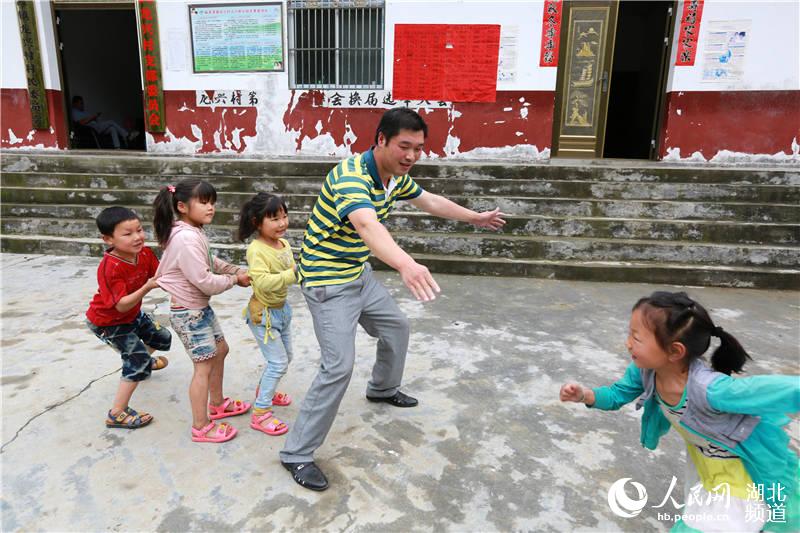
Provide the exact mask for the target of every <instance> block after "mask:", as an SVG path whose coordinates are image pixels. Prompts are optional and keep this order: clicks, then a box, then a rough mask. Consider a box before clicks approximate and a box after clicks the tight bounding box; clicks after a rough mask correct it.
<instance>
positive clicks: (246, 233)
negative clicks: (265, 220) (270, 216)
mask: <svg viewBox="0 0 800 533" xmlns="http://www.w3.org/2000/svg"><path fill="white" fill-rule="evenodd" d="M256 198H258V196H256V197H255V198H251V199H249V200H247V201H246V202H245V203H244V205H243V206H242V210H241V211H240V212H239V230H238V231H237V232H236V239H237V240H239V241H242V242H244V241H246V240H247V238H248V237H250V235H252V234H253V232H254V231H255V230H256V223H255V217H256V214H255V209H254V205H253V204H254V203H255V201H256Z"/></svg>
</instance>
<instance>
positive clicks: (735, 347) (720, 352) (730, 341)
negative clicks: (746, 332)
mask: <svg viewBox="0 0 800 533" xmlns="http://www.w3.org/2000/svg"><path fill="white" fill-rule="evenodd" d="M712 335H713V336H715V337H719V340H720V345H719V347H718V348H717V349H716V350H714V354H713V355H712V356H711V367H712V368H713V369H714V370H716V371H717V372H722V373H723V374H728V375H729V376H730V375H731V373H732V372H741V371H742V368H743V367H744V364H745V362H747V360H748V359H750V356H749V355H748V353H747V352H746V351H745V349H744V348H742V345H741V344H739V341H738V340H736V337H734V336H733V335H731V334H730V333H728V332H727V331H725V330H723V329H722V328H720V327H718V326H717V327H714V331H713V333H712Z"/></svg>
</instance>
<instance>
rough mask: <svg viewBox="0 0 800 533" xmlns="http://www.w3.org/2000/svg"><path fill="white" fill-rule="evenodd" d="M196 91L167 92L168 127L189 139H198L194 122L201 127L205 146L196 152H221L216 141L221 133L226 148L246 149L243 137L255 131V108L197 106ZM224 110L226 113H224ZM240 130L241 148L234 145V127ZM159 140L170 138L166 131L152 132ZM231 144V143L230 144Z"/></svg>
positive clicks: (250, 135)
mask: <svg viewBox="0 0 800 533" xmlns="http://www.w3.org/2000/svg"><path fill="white" fill-rule="evenodd" d="M195 99H196V95H195V91H164V108H165V109H166V116H167V129H168V130H169V132H170V133H171V134H172V135H174V136H175V137H176V138H178V139H180V138H186V139H189V140H190V141H192V142H197V141H198V140H200V139H198V138H197V137H196V136H195V135H194V133H193V132H192V124H194V125H196V126H197V127H199V128H200V131H201V132H202V137H203V146H202V147H201V148H200V150H199V151H198V152H197V153H201V154H206V153H212V152H217V151H219V150H218V149H217V147H216V144H215V142H214V133H215V132H217V131H219V132H220V139H219V142H220V145H221V146H222V147H223V148H227V149H230V150H234V151H236V152H241V151H243V150H244V149H245V143H244V140H241V139H242V138H243V137H252V136H254V135H255V134H256V116H257V111H256V109H255V108H254V107H241V108H235V107H217V108H210V107H197V106H196V102H195ZM223 111H224V113H223ZM237 128H239V129H241V130H242V131H241V132H239V138H240V140H241V143H240V145H239V148H236V146H235V145H234V144H233V140H234V130H235V129H237ZM152 135H153V138H154V139H155V141H156V142H164V141H167V140H168V139H167V137H166V134H164V133H154V134H152ZM228 143H230V144H228Z"/></svg>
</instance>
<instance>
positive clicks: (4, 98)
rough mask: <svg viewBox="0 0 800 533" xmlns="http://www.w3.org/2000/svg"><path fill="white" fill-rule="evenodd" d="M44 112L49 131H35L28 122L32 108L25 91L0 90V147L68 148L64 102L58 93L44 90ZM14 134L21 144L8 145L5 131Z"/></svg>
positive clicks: (8, 137) (59, 92)
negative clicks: (45, 98) (30, 135)
mask: <svg viewBox="0 0 800 533" xmlns="http://www.w3.org/2000/svg"><path fill="white" fill-rule="evenodd" d="M46 94H47V108H48V111H49V114H50V128H48V129H46V130H34V133H33V136H32V138H31V139H30V140H28V134H29V133H30V131H31V130H32V129H33V125H32V122H31V107H30V102H29V100H28V90H27V89H5V88H3V89H0V117H1V118H0V120H2V125H0V146H2V147H3V148H20V147H23V146H37V145H40V144H41V145H43V146H44V147H45V148H62V149H63V148H67V125H66V122H65V121H64V98H63V97H62V95H61V91H56V90H53V89H47V91H46ZM9 129H11V131H13V132H14V135H15V136H16V137H17V138H18V139H22V142H21V143H16V144H11V141H10V139H11V136H10V135H9V134H8V130H9Z"/></svg>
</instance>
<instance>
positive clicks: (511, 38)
mask: <svg viewBox="0 0 800 533" xmlns="http://www.w3.org/2000/svg"><path fill="white" fill-rule="evenodd" d="M518 40H519V26H505V25H504V26H502V27H501V28H500V56H499V58H498V61H497V81H498V82H503V81H514V80H515V79H516V77H517V41H518Z"/></svg>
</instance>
